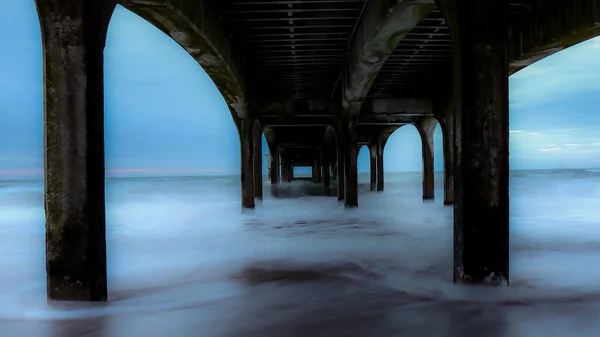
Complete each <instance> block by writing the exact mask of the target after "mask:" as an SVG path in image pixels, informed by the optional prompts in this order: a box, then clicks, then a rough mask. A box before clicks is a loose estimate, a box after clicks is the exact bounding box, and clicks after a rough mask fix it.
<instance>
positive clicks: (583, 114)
mask: <svg viewBox="0 0 600 337" xmlns="http://www.w3.org/2000/svg"><path fill="white" fill-rule="evenodd" d="M0 46H1V47H2V52H0V179H3V178H7V177H25V176H40V177H41V168H42V167H43V139H42V109H43V106H42V97H43V95H42V83H43V82H42V80H43V78H42V47H41V36H40V28H39V22H38V17H37V13H36V9H35V5H34V2H33V0H27V1H24V0H3V3H2V11H0ZM509 85H510V129H511V130H510V137H511V138H510V165H511V169H553V168H598V167H600V113H598V110H597V109H598V108H596V107H599V106H600V38H595V39H592V40H588V41H586V42H583V43H581V44H579V45H576V46H574V47H571V48H569V49H567V50H565V51H562V52H559V53H556V54H554V55H552V56H550V57H547V58H546V59H544V60H542V61H539V62H537V63H535V64H534V65H532V66H530V67H527V68H525V69H523V70H521V71H520V72H518V73H516V74H515V75H513V76H511V77H510V80H509ZM105 137H106V165H107V169H108V174H109V176H110V175H111V174H112V175H140V174H141V175H144V174H148V175H165V174H184V175H191V174H237V173H238V172H239V140H238V135H237V132H236V129H235V125H234V123H233V121H232V119H231V116H230V114H229V110H228V108H227V106H226V104H225V101H224V100H223V97H222V96H221V95H220V93H219V91H218V90H217V88H216V87H215V85H214V83H213V82H212V81H211V79H210V78H209V77H208V75H207V74H206V73H205V72H204V70H203V69H202V68H201V67H200V66H199V65H198V64H197V63H196V61H194V60H193V59H192V58H191V57H190V56H189V55H188V54H187V53H186V52H185V50H183V49H182V48H181V47H180V46H179V45H177V44H176V43H175V42H174V41H173V40H172V39H171V38H170V37H168V36H166V35H165V34H163V33H162V32H160V31H159V30H158V29H156V28H155V27H153V26H152V25H151V24H149V23H148V22H146V21H144V20H143V19H141V18H139V17H138V16H136V15H135V14H133V13H131V12H129V11H128V10H126V9H124V8H122V7H120V6H119V7H118V8H117V9H116V11H115V13H114V16H113V18H112V20H111V23H110V26H109V32H108V39H107V45H106V49H105ZM434 143H435V144H434V146H435V151H434V152H435V168H436V170H441V169H442V149H441V145H442V139H441V131H440V129H439V127H438V128H437V129H436V134H435V142H434ZM263 152H265V153H266V152H267V148H266V143H265V140H264V139H263ZM421 166H422V161H421V145H420V139H419V136H418V133H417V131H416V129H415V128H414V127H413V126H405V127H402V128H400V129H399V130H398V131H396V132H395V133H394V134H393V135H392V136H391V137H390V139H389V141H388V143H387V146H386V149H385V170H386V171H387V172H393V171H420V170H421ZM263 170H264V172H266V161H263ZM368 170H369V154H368V150H367V149H366V148H363V149H362V150H361V151H360V154H359V171H361V172H368Z"/></svg>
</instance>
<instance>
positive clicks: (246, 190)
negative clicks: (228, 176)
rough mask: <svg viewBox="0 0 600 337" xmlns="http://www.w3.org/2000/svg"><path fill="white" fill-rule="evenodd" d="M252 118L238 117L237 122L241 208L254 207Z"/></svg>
mask: <svg viewBox="0 0 600 337" xmlns="http://www.w3.org/2000/svg"><path fill="white" fill-rule="evenodd" d="M254 125H255V124H254V120H253V119H252V118H245V119H240V120H239V121H238V124H237V128H238V134H239V137H240V156H241V159H240V166H241V167H240V172H241V174H240V177H241V188H242V208H254V207H255V204H254V197H255V192H254V179H255V177H254V168H255V166H254V161H255V158H254V150H255V146H254V138H255V135H254V130H255V129H254Z"/></svg>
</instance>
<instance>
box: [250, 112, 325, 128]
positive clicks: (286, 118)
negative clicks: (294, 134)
mask: <svg viewBox="0 0 600 337" xmlns="http://www.w3.org/2000/svg"><path fill="white" fill-rule="evenodd" d="M334 118H335V116H333V115H331V114H328V115H288V114H278V115H276V114H271V115H259V116H258V119H259V120H260V122H261V124H262V125H263V126H271V127H285V126H293V127H296V126H328V125H331V124H333V120H334Z"/></svg>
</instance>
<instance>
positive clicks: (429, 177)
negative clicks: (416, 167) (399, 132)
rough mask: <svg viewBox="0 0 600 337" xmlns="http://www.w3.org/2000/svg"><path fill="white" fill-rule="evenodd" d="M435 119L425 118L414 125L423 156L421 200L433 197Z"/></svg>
mask: <svg viewBox="0 0 600 337" xmlns="http://www.w3.org/2000/svg"><path fill="white" fill-rule="evenodd" d="M436 125H437V121H436V120H435V119H434V118H427V119H425V120H423V121H422V122H421V123H419V124H417V125H415V126H416V127H417V130H418V131H419V135H420V136H421V153H422V156H423V200H433V199H435V186H434V180H435V176H434V172H433V133H434V131H435V126H436Z"/></svg>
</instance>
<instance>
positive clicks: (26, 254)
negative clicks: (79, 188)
mask: <svg viewBox="0 0 600 337" xmlns="http://www.w3.org/2000/svg"><path fill="white" fill-rule="evenodd" d="M41 41H42V39H41V33H40V24H39V21H38V19H37V12H36V7H35V4H34V2H33V1H20V0H9V1H4V2H3V3H2V10H0V49H1V50H2V52H1V53H0V74H1V75H0V214H1V216H0V251H2V257H0V268H1V269H2V270H4V271H5V272H4V273H3V276H2V277H1V279H0V287H2V289H3V290H2V291H1V292H0V301H1V302H2V303H3V305H2V308H0V322H2V321H3V319H6V317H7V314H8V312H7V311H5V309H6V308H9V310H10V312H14V311H16V310H17V308H19V306H20V303H21V301H22V299H24V298H27V299H28V300H30V299H32V298H45V260H44V258H43V256H44V254H45V243H44V221H45V219H44V194H43V190H44V184H43V180H42V179H43V167H44V159H43V156H44V154H43V151H44V150H43V146H44V139H43V99H42V97H43V82H42V78H43V66H42V43H41ZM0 324H2V323H0ZM9 329H10V328H9Z"/></svg>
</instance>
